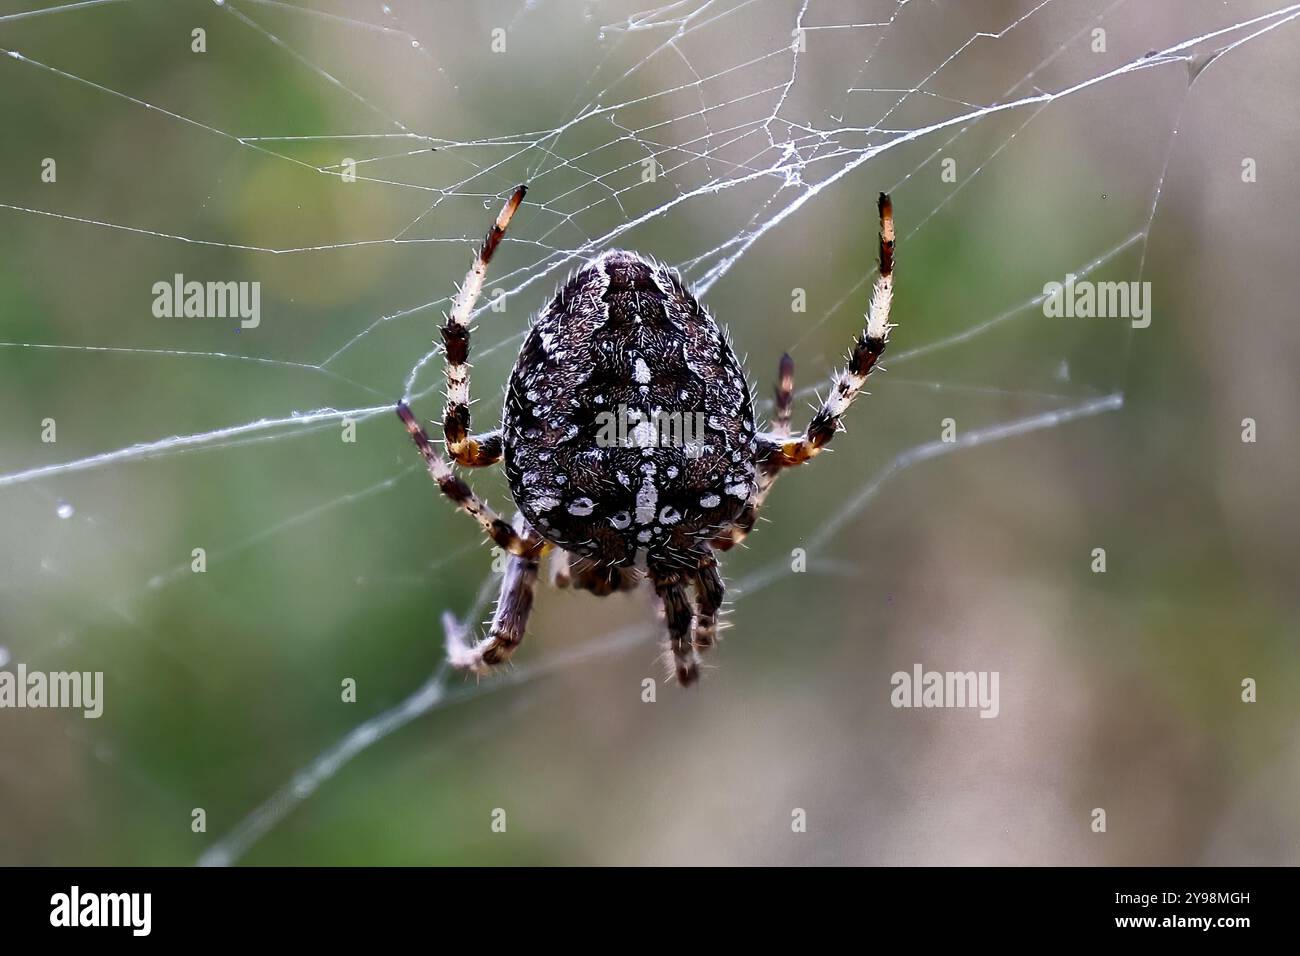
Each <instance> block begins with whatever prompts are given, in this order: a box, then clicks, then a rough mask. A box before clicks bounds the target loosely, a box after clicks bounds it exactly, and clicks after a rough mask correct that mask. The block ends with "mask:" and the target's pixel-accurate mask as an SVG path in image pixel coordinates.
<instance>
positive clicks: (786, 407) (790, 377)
mask: <svg viewBox="0 0 1300 956" xmlns="http://www.w3.org/2000/svg"><path fill="white" fill-rule="evenodd" d="M775 401H776V406H775V407H776V412H775V414H774V415H773V416H772V434H773V435H780V436H782V437H785V436H787V435H789V434H790V404H791V403H792V402H793V401H794V359H792V358H791V357H790V355H789V353H787V354H785V355H782V356H781V366H780V368H779V370H778V371H777V376H776V399H775Z"/></svg>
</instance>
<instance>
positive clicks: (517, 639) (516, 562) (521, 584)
mask: <svg viewBox="0 0 1300 956" xmlns="http://www.w3.org/2000/svg"><path fill="white" fill-rule="evenodd" d="M538 563H539V562H538V558H537V556H536V555H528V556H520V555H517V554H512V555H510V557H509V558H508V559H507V561H506V569H505V572H504V573H503V574H502V576H501V592H500V594H499V595H498V596H497V607H496V611H495V612H493V614H492V627H491V629H490V630H489V631H488V636H487V637H485V638H483V640H481V641H479V642H478V643H477V644H475V645H474V646H473V647H469V646H466V645H465V644H464V643H462V641H461V640H460V639H459V638H453V637H450V636H449V637H448V640H447V657H448V659H449V660H450V661H451V664H452V666H453V667H458V668H461V669H462V670H468V671H471V672H472V673H474V674H478V675H479V676H483V675H485V674H488V673H490V672H491V670H492V668H493V667H495V666H497V665H498V664H504V663H505V662H506V661H508V660H509V659H510V655H511V654H513V653H514V652H515V649H516V648H518V647H519V645H520V644H522V643H523V640H524V633H525V631H526V630H527V628H528V617H529V615H530V614H531V613H532V610H533V594H534V592H535V590H536V586H537V568H538Z"/></svg>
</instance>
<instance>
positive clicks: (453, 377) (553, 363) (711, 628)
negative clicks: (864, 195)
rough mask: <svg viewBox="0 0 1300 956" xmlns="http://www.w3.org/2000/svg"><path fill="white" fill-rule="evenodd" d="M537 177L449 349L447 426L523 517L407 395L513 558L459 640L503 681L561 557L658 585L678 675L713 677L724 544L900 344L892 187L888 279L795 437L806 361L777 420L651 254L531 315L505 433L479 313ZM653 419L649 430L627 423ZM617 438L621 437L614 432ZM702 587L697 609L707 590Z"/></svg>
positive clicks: (788, 380) (483, 257) (449, 488)
mask: <svg viewBox="0 0 1300 956" xmlns="http://www.w3.org/2000/svg"><path fill="white" fill-rule="evenodd" d="M525 192H526V187H525V186H519V187H518V188H517V189H516V190H515V191H514V193H513V195H512V196H511V197H510V199H509V201H508V202H507V203H506V204H505V206H504V207H503V208H502V210H501V212H500V214H499V215H498V216H497V218H496V221H495V222H494V223H493V225H492V227H491V228H490V229H489V230H488V233H487V236H486V237H485V238H484V239H483V243H482V245H481V247H480V248H479V251H478V255H477V256H476V258H475V259H474V263H473V266H472V267H471V268H470V271H469V274H468V275H467V276H466V277H465V282H464V284H463V285H462V286H461V287H460V291H459V293H458V294H457V295H456V297H455V300H454V302H453V305H452V308H451V312H450V314H449V315H448V316H447V320H446V324H445V325H443V326H442V329H441V332H442V343H443V346H444V348H445V352H446V376H447V395H446V398H447V401H446V406H445V409H444V414H443V421H442V428H443V435H444V437H445V439H446V450H447V454H448V455H449V456H450V458H451V460H452V461H453V462H455V464H456V465H459V466H461V467H464V468H484V467H487V466H490V465H495V464H497V463H498V462H502V461H504V465H505V472H506V476H507V478H508V480H509V483H510V491H511V496H512V497H513V499H514V502H515V504H516V505H517V507H518V512H517V513H516V515H515V517H514V520H513V521H512V522H507V521H506V520H505V519H503V518H502V517H500V516H499V515H498V514H497V513H496V512H495V511H494V510H493V509H492V508H491V506H490V505H489V504H488V503H487V502H486V501H484V500H483V499H482V498H480V497H478V496H477V495H476V494H474V492H473V491H472V490H471V489H470V487H469V485H467V484H466V483H465V481H464V480H463V479H462V478H461V477H460V475H459V474H458V473H457V472H456V471H455V470H454V469H453V468H452V466H451V463H450V462H448V461H447V459H446V458H444V457H443V455H442V454H440V453H439V452H438V451H437V450H436V449H435V448H434V446H433V443H432V442H431V441H430V440H429V436H428V434H426V432H425V430H424V429H423V428H422V427H421V426H420V424H419V422H418V421H417V420H416V419H415V416H414V415H413V414H412V413H411V410H410V408H409V407H408V406H407V405H406V403H405V402H400V403H399V404H398V406H397V414H398V415H399V416H400V417H401V419H402V421H403V422H404V423H405V425H406V429H407V431H408V432H410V435H411V438H412V439H414V441H415V444H416V447H417V448H419V450H420V454H421V455H423V456H424V460H425V462H426V464H427V465H428V469H429V474H430V475H431V476H432V477H433V480H434V481H436V482H437V484H438V487H439V488H440V489H441V490H442V493H443V494H444V495H446V496H447V497H448V498H449V499H451V501H452V502H454V503H455V504H456V506H457V507H459V508H460V509H461V510H462V511H464V512H466V513H468V514H469V515H471V516H472V517H474V518H475V519H476V520H477V521H478V522H479V524H480V525H481V526H482V528H483V531H484V533H485V534H486V535H487V537H488V539H490V540H491V541H492V542H494V543H495V544H496V545H498V546H499V547H500V548H501V549H502V550H503V551H504V552H505V553H506V555H507V559H506V566H505V570H504V574H503V576H502V580H501V590H500V595H499V597H498V600H497V605H496V610H495V613H494V615H493V618H492V623H491V627H490V629H489V631H488V634H487V636H486V637H483V638H482V639H481V640H479V641H478V642H477V643H474V644H472V645H470V644H468V643H466V642H464V641H461V642H460V643H457V642H456V641H455V640H449V656H450V658H451V662H452V664H453V665H455V666H457V667H458V668H462V669H465V670H468V671H471V672H473V673H475V674H479V675H482V674H486V673H488V672H489V671H490V670H491V669H492V668H493V667H494V666H496V665H499V664H502V663H504V662H505V661H507V660H508V659H509V658H510V655H511V654H512V653H513V652H514V651H515V650H516V649H517V648H518V647H519V644H520V643H521V642H522V641H523V638H524V631H525V628H526V627H527V624H528V617H529V613H530V612H531V610H532V606H533V591H534V588H535V586H536V583H537V578H538V573H539V565H540V562H541V559H542V557H543V556H549V559H550V561H551V567H550V571H551V577H552V582H553V583H554V584H555V585H557V586H559V587H570V586H572V587H575V588H580V589H583V590H586V591H590V592H592V593H593V594H596V595H598V596H602V597H603V596H605V595H608V594H612V593H614V592H616V591H627V590H631V589H632V588H634V587H636V586H637V585H638V583H639V582H640V580H641V579H642V578H643V577H647V578H649V580H650V582H651V584H652V585H653V588H654V594H655V596H656V599H657V603H658V606H659V609H660V612H661V614H662V617H663V620H664V625H665V627H666V630H667V647H668V653H669V654H670V655H671V661H672V666H673V670H674V672H675V674H676V677H677V680H678V682H679V683H681V684H683V685H689V684H692V683H694V682H695V681H696V679H697V678H698V677H699V671H700V657H701V654H703V653H704V652H706V651H708V650H709V649H710V648H711V647H712V646H713V645H714V643H715V642H716V640H717V633H718V615H719V611H720V609H721V607H722V603H723V593H724V592H723V583H722V578H721V576H720V575H719V573H718V559H717V554H718V552H722V551H727V550H730V549H731V548H733V547H735V546H736V545H737V544H739V543H740V542H741V541H742V540H744V538H745V537H746V535H748V534H749V533H750V531H751V530H752V529H753V527H754V523H755V521H756V520H757V518H758V514H759V510H760V509H761V508H762V505H763V502H764V500H765V499H766V498H767V495H768V492H770V491H771V490H772V485H773V483H774V482H775V481H776V479H777V477H778V476H779V475H780V474H781V472H782V471H784V470H785V469H786V468H791V467H794V466H795V465H802V464H803V463H805V462H807V461H809V460H811V459H812V458H813V457H815V456H816V455H817V454H818V453H819V452H820V451H821V450H822V449H823V448H824V447H825V446H826V444H827V443H828V442H829V441H830V440H831V439H832V438H833V437H834V436H835V433H836V432H837V431H838V430H839V429H840V418H841V416H842V415H843V414H844V413H845V412H846V411H847V410H848V407H849V405H850V404H852V402H853V399H854V398H855V397H856V396H857V395H858V393H859V392H860V391H861V390H862V386H863V384H864V383H865V382H866V380H867V376H868V374H869V373H870V372H871V371H872V369H873V368H875V366H876V362H877V360H878V359H879V358H880V355H881V353H882V352H884V350H885V345H886V342H887V340H888V338H889V332H890V330H891V329H892V328H893V326H892V325H890V323H889V310H890V303H891V301H892V298H893V263H894V224H893V213H892V208H891V204H890V200H889V197H888V196H887V195H886V194H884V193H881V194H880V200H879V210H880V272H879V275H878V277H877V278H876V281H875V285H874V287H873V289H872V294H871V301H870V305H869V308H868V311H867V315H866V322H865V327H864V328H863V330H862V332H861V334H860V335H859V336H858V339H857V341H856V343H855V344H854V346H853V349H852V350H851V351H850V353H849V356H848V365H847V367H846V368H845V369H844V370H843V371H841V372H839V373H837V374H836V375H835V377H834V378H833V380H832V384H831V391H830V394H829V396H828V397H827V398H826V400H825V401H824V402H822V404H821V406H820V408H818V410H817V412H816V413H815V414H814V415H813V418H812V421H811V423H810V424H809V426H808V428H807V430H806V431H804V432H801V433H798V434H792V433H791V431H790V405H791V401H792V399H793V395H794V362H793V361H792V360H791V358H790V356H789V355H785V356H783V357H782V359H781V363H780V369H779V375H778V380H777V385H776V403H775V414H774V416H773V419H772V422H771V426H770V428H769V429H768V430H767V431H760V430H759V429H758V428H756V427H755V424H754V403H753V398H752V397H751V395H750V391H749V386H748V383H747V381H746V379H745V372H744V368H743V367H742V365H741V363H740V361H739V360H738V359H737V357H736V354H735V352H734V351H733V349H732V347H731V343H730V340H729V338H728V336H727V335H726V333H725V332H724V331H723V330H722V329H721V328H720V327H719V325H718V323H717V322H716V321H715V320H714V318H713V316H712V315H710V314H709V312H708V311H707V310H706V309H705V308H704V307H703V306H702V305H700V303H699V302H698V301H696V298H695V296H694V295H693V294H692V293H691V291H690V290H689V289H687V287H686V285H685V284H684V283H683V281H682V279H681V278H680V277H679V276H678V275H677V273H676V272H674V271H673V270H672V269H670V268H668V267H666V266H664V265H661V264H659V263H657V262H655V261H653V260H652V259H649V258H646V257H644V256H641V255H639V254H637V253H635V252H625V251H623V250H610V251H608V252H605V253H603V254H601V255H599V256H597V257H596V258H594V259H592V260H590V261H589V262H587V263H586V265H584V266H583V267H582V268H581V269H579V270H578V271H577V272H576V273H575V274H574V275H573V276H572V277H571V278H570V279H569V280H568V281H567V282H566V283H565V284H564V285H563V286H561V287H560V288H559V290H558V291H557V292H556V294H555V297H554V298H553V299H552V300H551V302H550V304H549V305H548V306H546V308H544V309H543V310H542V311H541V313H540V314H539V315H537V316H536V317H535V318H534V319H533V320H532V323H531V327H530V328H529V331H528V334H527V336H526V338H525V340H524V344H523V346H522V348H521V349H520V352H519V358H518V359H517V361H516V362H515V365H514V369H513V370H512V372H511V374H510V380H509V384H508V385H507V388H506V395H505V407H504V410H503V418H502V422H501V427H500V428H497V429H494V430H492V431H490V432H486V433H481V434H472V433H471V428H470V390H469V365H468V360H469V351H470V349H469V342H470V328H469V320H470V315H471V313H472V311H473V309H474V304H475V302H476V301H477V300H478V297H479V294H480V292H481V291H482V289H483V282H484V278H485V276H486V274H487V268H488V264H489V263H490V262H491V260H492V254H493V253H494V252H495V251H496V249H497V246H498V245H499V244H500V243H501V240H502V238H503V237H504V235H505V231H506V228H507V226H509V224H510V220H511V218H512V217H513V216H514V214H515V211H516V210H518V208H519V205H520V203H521V202H523V199H524V193H525ZM619 415H621V416H624V420H625V421H630V420H635V421H636V426H635V428H634V429H633V434H634V438H635V440H629V438H628V436H627V434H626V429H624V430H623V432H624V433H623V434H622V435H621V437H620V436H619V434H617V429H609V428H607V427H605V426H607V425H608V424H609V423H610V420H611V416H619ZM689 421H695V422H698V423H700V424H701V425H702V428H697V429H695V432H696V434H694V435H692V436H691V439H690V441H683V440H682V438H683V436H684V435H685V434H686V429H684V428H680V427H679V428H675V429H674V428H672V427H670V428H668V429H667V432H668V437H669V438H670V439H672V440H669V441H664V440H662V439H663V438H664V435H663V434H662V430H658V431H660V432H661V433H660V434H655V432H656V431H657V429H655V428H653V427H651V428H647V427H646V426H647V424H648V423H650V422H657V423H660V424H663V423H665V422H666V423H669V424H673V423H681V422H689ZM611 434H613V435H614V437H613V438H612V439H611V437H610V435H611ZM692 591H693V592H694V604H693V605H692V601H691V595H690V592H692Z"/></svg>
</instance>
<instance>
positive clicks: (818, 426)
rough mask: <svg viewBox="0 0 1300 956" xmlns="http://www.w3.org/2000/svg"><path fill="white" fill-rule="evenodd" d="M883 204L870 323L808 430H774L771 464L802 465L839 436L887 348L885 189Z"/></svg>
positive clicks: (889, 219)
mask: <svg viewBox="0 0 1300 956" xmlns="http://www.w3.org/2000/svg"><path fill="white" fill-rule="evenodd" d="M879 205H880V274H879V275H878V276H877V277H876V283H875V286H874V287H873V288H872V290H871V304H870V306H869V307H868V309H867V321H866V325H865V327H864V328H863V330H862V332H861V334H860V335H859V336H858V340H857V342H855V343H854V346H853V350H852V351H851V352H850V353H849V358H848V366H847V367H846V368H845V369H844V371H842V372H840V373H838V374H837V375H836V376H835V378H834V380H833V381H832V383H831V391H830V394H829V395H827V396H826V400H825V401H824V402H823V403H822V406H821V408H819V409H818V410H817V413H816V414H815V415H813V419H812V422H811V423H810V424H809V425H808V430H807V431H805V432H804V433H803V434H801V435H796V436H794V437H792V438H791V437H785V436H782V435H779V434H777V433H773V435H772V437H771V440H772V441H773V442H774V443H775V445H776V448H775V449H773V450H772V452H773V453H772V454H771V456H770V459H771V461H770V465H769V467H774V468H789V467H791V466H793V465H802V464H803V463H804V462H806V461H808V460H809V459H810V458H812V457H813V456H814V455H816V454H818V453H819V452H820V451H821V450H822V448H824V447H825V446H826V444H827V443H828V442H829V441H830V440H831V439H832V438H834V437H835V433H836V432H837V431H838V430H839V427H840V419H841V417H842V416H843V415H844V413H845V412H846V411H848V409H849V406H850V405H852V404H853V400H854V399H855V398H857V396H858V393H859V392H861V391H862V386H863V385H864V384H865V383H866V381H867V376H868V375H870V374H871V371H872V369H874V368H875V367H876V361H877V360H878V359H879V358H880V355H881V353H882V352H884V351H885V345H886V343H887V342H888V341H889V330H890V329H891V328H892V326H891V325H890V324H889V308H890V305H891V304H892V302H893V297H894V214H893V208H892V206H891V204H890V201H889V197H888V196H887V195H885V194H884V193H881V194H880V203H879Z"/></svg>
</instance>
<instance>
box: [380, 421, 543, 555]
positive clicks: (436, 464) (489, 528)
mask: <svg viewBox="0 0 1300 956" xmlns="http://www.w3.org/2000/svg"><path fill="white" fill-rule="evenodd" d="M397 416H398V418H400V419H401V420H402V422H403V423H404V424H405V425H406V430H407V431H408V432H410V433H411V439H412V440H413V441H414V442H415V447H416V448H418V449H419V450H420V454H421V455H423V456H424V461H425V464H426V465H428V468H429V474H430V475H431V476H432V477H433V480H434V481H436V482H437V483H438V487H439V488H440V489H441V490H442V493H443V494H444V495H446V496H447V497H448V498H450V499H451V500H452V501H453V502H454V503H455V504H456V506H457V507H458V508H460V510H461V511H464V512H465V513H466V514H468V515H470V516H471V517H473V518H474V519H475V520H476V521H478V523H479V525H480V526H482V528H483V532H484V533H485V534H486V535H487V536H488V538H490V539H491V540H492V541H493V542H495V543H496V544H498V545H500V546H501V548H502V549H503V550H505V551H509V552H510V553H511V554H513V555H519V556H525V557H533V558H535V557H536V555H537V554H538V553H539V552H540V551H541V548H542V541H541V540H540V539H538V538H535V537H533V536H531V535H527V536H525V535H521V534H520V533H519V532H517V531H515V529H514V528H513V527H511V526H510V524H509V522H507V521H505V520H504V519H503V518H502V517H501V516H500V515H498V514H497V513H496V512H495V511H493V510H492V506H491V505H489V504H488V503H487V502H486V501H484V500H483V499H482V498H480V497H478V496H477V495H476V494H474V491H473V489H471V488H470V486H469V485H467V484H466V483H465V481H464V479H462V478H461V477H460V476H459V475H458V474H456V473H455V472H454V471H452V469H451V466H450V465H449V464H448V463H447V462H446V461H445V460H444V459H443V457H442V456H441V455H439V454H438V452H437V451H436V450H435V449H434V447H433V443H432V442H430V441H429V436H428V434H427V433H426V432H425V430H424V429H423V428H421V427H420V423H419V422H417V421H416V420H415V416H414V415H412V414H411V410H410V409H409V408H408V407H407V406H406V403H405V402H399V403H398V404H397Z"/></svg>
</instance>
